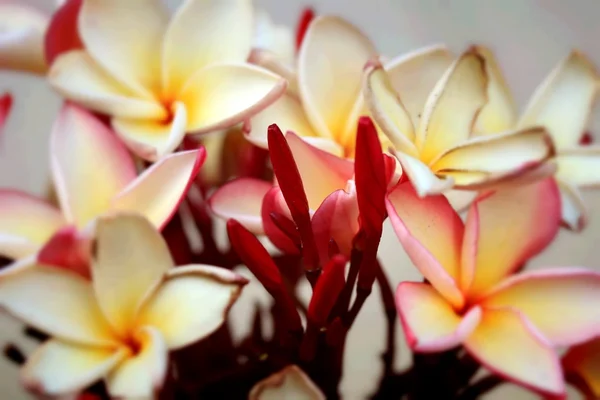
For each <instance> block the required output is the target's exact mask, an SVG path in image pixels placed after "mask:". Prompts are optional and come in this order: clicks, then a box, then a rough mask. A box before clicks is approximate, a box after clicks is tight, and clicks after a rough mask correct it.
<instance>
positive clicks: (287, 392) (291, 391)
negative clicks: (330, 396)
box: [248, 365, 325, 400]
mask: <svg viewBox="0 0 600 400" xmlns="http://www.w3.org/2000/svg"><path fill="white" fill-rule="evenodd" d="M248 399H249V400H267V399H305V400H325V395H324V394H323V392H321V390H320V389H319V387H318V386H317V385H315V384H314V382H313V381H311V380H310V378H309V377H308V376H307V375H306V374H305V373H304V372H303V371H302V370H301V369H300V368H299V367H298V366H296V365H288V366H287V367H285V368H283V369H282V370H281V371H279V372H277V373H275V374H273V375H271V376H269V377H267V378H265V379H263V380H262V381H260V382H258V383H257V384H256V385H254V387H253V388H252V390H251V391H250V394H249V395H248Z"/></svg>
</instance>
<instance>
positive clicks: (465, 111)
mask: <svg viewBox="0 0 600 400" xmlns="http://www.w3.org/2000/svg"><path fill="white" fill-rule="evenodd" d="M486 90H487V77H486V74H485V68H484V61H483V58H482V57H481V56H480V55H479V54H478V53H477V51H476V50H475V49H471V50H469V51H467V52H465V53H463V54H462V55H461V56H460V58H459V59H458V60H456V61H455V62H454V63H453V64H452V66H450V68H448V70H447V71H446V73H445V74H444V75H443V76H442V78H441V79H440V80H439V81H438V82H437V84H436V85H435V87H434V89H433V91H432V92H431V94H430V95H429V97H428V98H427V102H426V103H425V108H424V109H423V114H422V119H421V122H420V124H419V127H418V129H417V134H416V141H417V143H416V144H417V147H418V148H419V150H420V152H421V160H422V161H423V162H426V163H429V162H430V161H432V160H434V159H436V158H437V157H438V156H439V155H440V154H442V153H443V152H445V151H446V150H448V149H450V148H452V147H454V146H456V145H458V144H460V143H462V142H464V141H465V140H467V139H468V138H469V136H470V134H471V131H472V128H473V124H474V123H475V119H476V118H477V114H478V113H479V110H480V109H481V107H483V105H484V104H485V102H486V100H487V96H486Z"/></svg>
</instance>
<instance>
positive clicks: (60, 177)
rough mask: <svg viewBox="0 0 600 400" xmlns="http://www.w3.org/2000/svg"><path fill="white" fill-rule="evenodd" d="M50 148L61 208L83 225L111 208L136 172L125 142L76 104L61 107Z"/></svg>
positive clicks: (66, 215) (71, 219)
mask: <svg viewBox="0 0 600 400" xmlns="http://www.w3.org/2000/svg"><path fill="white" fill-rule="evenodd" d="M50 151H51V166H52V175H53V178H54V183H55V185H56V192H57V196H58V199H59V202H60V205H61V209H62V210H63V213H64V215H65V217H66V218H67V220H68V221H69V222H71V223H74V224H76V225H77V226H78V227H79V228H83V227H84V226H86V225H87V224H88V223H89V222H90V221H91V220H92V219H94V218H95V217H96V216H98V215H99V214H102V213H103V212H105V211H107V210H108V208H109V206H110V201H111V199H112V198H113V197H114V196H115V195H116V194H117V193H118V192H119V191H120V190H122V189H123V188H125V187H126V186H127V185H128V184H129V183H130V182H131V181H132V180H133V179H134V178H135V176H136V171H135V166H134V164H133V160H132V159H131V156H130V155H129V153H128V152H127V149H126V148H125V147H124V146H123V144H122V143H121V142H120V141H119V140H118V139H117V138H116V137H115V136H114V134H113V133H112V132H111V131H110V130H109V129H108V127H106V126H105V125H104V124H103V123H102V122H100V121H99V120H98V119H97V118H95V117H94V116H93V115H92V114H90V113H89V112H88V111H85V110H83V109H82V108H79V107H77V106H74V105H69V104H68V105H66V106H64V107H63V109H62V110H61V113H60V115H59V117H58V119H57V121H56V122H55V124H54V127H53V129H52V136H51V143H50Z"/></svg>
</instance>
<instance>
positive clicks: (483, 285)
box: [387, 178, 600, 398]
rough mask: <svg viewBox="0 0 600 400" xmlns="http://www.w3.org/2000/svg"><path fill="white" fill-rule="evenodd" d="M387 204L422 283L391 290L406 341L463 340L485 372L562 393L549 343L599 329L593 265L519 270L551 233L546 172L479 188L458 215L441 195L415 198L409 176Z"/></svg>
mask: <svg viewBox="0 0 600 400" xmlns="http://www.w3.org/2000/svg"><path fill="white" fill-rule="evenodd" d="M387 207H388V214H389V216H390V219H391V222H392V225H393V227H394V230H395V232H396V234H397V236H398V238H399V239H400V242H401V243H402V245H403V247H404V248H405V250H406V252H407V253H408V255H409V257H410V259H411V260H412V262H413V264H414V265H415V266H416V267H417V268H418V269H419V270H420V271H421V273H422V274H423V275H424V277H425V279H427V281H428V282H429V283H421V282H402V283H401V284H400V285H399V286H398V289H397V292H396V302H397V308H398V313H399V315H400V319H401V322H402V324H403V326H404V330H405V332H406V336H407V340H408V343H409V345H410V346H411V348H413V349H414V350H415V351H420V352H437V351H443V350H446V349H450V348H453V347H455V346H458V345H461V344H462V345H463V346H464V347H465V349H466V350H467V351H468V352H469V353H470V354H471V355H472V356H474V357H475V358H476V359H478V360H479V361H480V362H481V363H482V364H483V365H484V366H486V367H487V368H489V369H490V370H492V371H493V372H495V373H497V374H499V375H501V376H503V377H505V378H506V379H510V380H513V381H515V382H517V383H519V384H521V385H524V386H526V387H528V388H531V389H533V390H536V391H539V392H542V393H544V394H546V395H552V396H559V397H562V398H564V391H565V388H564V381H563V374H562V370H561V366H560V362H559V358H558V355H557V354H556V352H555V350H554V347H555V346H570V345H573V344H576V343H580V342H583V341H586V340H589V339H591V338H593V337H595V336H597V335H598V334H600V309H599V308H598V307H597V304H599V303H598V302H599V301H600V274H599V273H597V272H593V271H590V270H586V269H582V268H554V269H545V270H539V271H532V272H525V273H519V274H517V275H513V276H510V274H511V273H512V272H514V271H515V270H517V269H518V268H520V267H522V266H523V264H524V263H525V262H526V261H527V260H529V259H530V258H531V257H532V256H534V255H535V254H537V253H538V252H540V251H541V250H542V249H544V248H545V247H546V245H548V243H550V241H551V240H552V239H553V238H554V237H555V235H556V233H557V231H558V229H559V223H560V198H559V194H558V188H557V186H556V183H555V181H554V180H553V179H552V178H547V179H545V180H542V181H540V182H537V183H533V184H529V185H525V186H520V187H516V188H510V189H508V188H507V189H505V190H502V191H497V192H496V193H493V194H490V193H488V194H484V195H482V196H481V197H479V198H478V199H477V200H476V201H475V202H474V203H473V204H472V206H471V208H470V209H469V213H468V215H467V220H466V223H464V224H463V222H462V220H461V219H460V217H459V215H458V214H457V213H456V212H455V211H454V210H453V209H452V207H451V206H450V204H449V203H448V201H447V200H446V199H445V198H444V197H443V196H441V195H434V196H428V197H425V198H423V199H420V198H419V197H418V196H417V193H416V192H415V190H414V189H413V188H412V186H411V185H410V184H408V183H404V184H400V185H398V186H396V187H395V188H394V190H393V191H392V192H391V193H390V194H389V195H388V200H387Z"/></svg>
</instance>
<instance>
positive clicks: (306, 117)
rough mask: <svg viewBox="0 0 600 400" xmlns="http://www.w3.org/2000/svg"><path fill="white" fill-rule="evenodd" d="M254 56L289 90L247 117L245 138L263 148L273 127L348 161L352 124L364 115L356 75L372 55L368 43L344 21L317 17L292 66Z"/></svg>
mask: <svg viewBox="0 0 600 400" xmlns="http://www.w3.org/2000/svg"><path fill="white" fill-rule="evenodd" d="M254 56H255V57H254V58H255V59H254V61H255V62H256V63H258V64H261V65H265V66H268V67H270V69H273V70H277V71H278V73H280V74H281V75H283V76H285V77H286V78H287V80H288V82H289V89H288V91H287V93H286V94H285V95H284V96H283V97H281V98H280V99H279V100H277V101H276V102H275V103H274V104H273V105H271V106H270V107H268V108H267V109H266V110H264V111H262V112H260V113H258V114H257V115H256V116H254V117H253V118H252V119H251V121H250V132H249V134H248V136H247V137H248V139H249V140H250V141H251V142H252V143H254V144H256V145H257V146H262V147H264V148H266V147H267V128H268V126H269V125H271V124H273V123H275V124H277V125H278V126H280V127H281V129H282V130H283V131H284V132H287V131H292V132H294V133H296V134H297V135H299V136H301V137H302V138H303V139H305V140H307V141H309V142H310V143H312V144H314V145H317V146H318V147H320V148H323V149H325V150H327V151H329V152H331V153H333V154H336V155H338V156H346V157H352V156H353V154H354V143H355V137H356V123H357V121H358V118H359V117H360V116H361V115H365V108H364V101H363V99H362V94H361V80H362V71H363V67H364V66H365V64H366V63H367V61H369V60H370V59H372V58H374V57H376V56H377V51H376V49H375V46H374V45H373V43H371V41H370V40H369V39H368V38H367V37H365V36H364V35H363V34H362V32H360V30H359V29H358V28H356V27H355V26H353V25H351V24H350V23H349V22H347V21H345V20H343V19H341V18H337V17H332V16H319V17H316V18H315V19H314V20H313V21H312V23H311V24H310V26H309V28H308V30H307V31H306V34H305V36H304V39H303V41H302V44H301V46H300V49H299V52H298V57H297V61H296V67H295V68H291V69H290V68H289V66H286V65H283V63H281V64H282V65H279V66H277V63H276V62H275V61H274V60H272V59H270V58H268V59H267V60H265V59H261V57H263V56H264V54H255V55H254ZM267 57H268V55H267Z"/></svg>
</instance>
